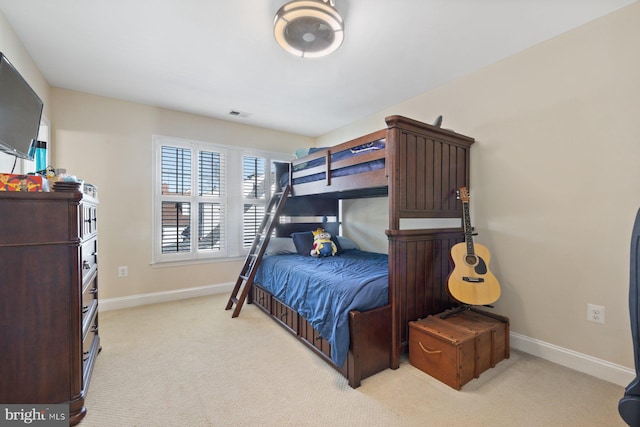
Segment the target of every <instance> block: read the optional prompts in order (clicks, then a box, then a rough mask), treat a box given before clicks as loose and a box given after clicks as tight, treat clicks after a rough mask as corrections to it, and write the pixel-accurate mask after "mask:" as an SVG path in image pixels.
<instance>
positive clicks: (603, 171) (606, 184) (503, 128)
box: [318, 3, 640, 367]
mask: <svg viewBox="0 0 640 427" xmlns="http://www.w3.org/2000/svg"><path fill="white" fill-rule="evenodd" d="M638 22H640V3H634V4H633V5H631V6H629V7H626V8H624V9H622V10H620V11H618V12H615V13H614V14H612V15H609V16H606V17H603V18H601V19H598V20H596V21H594V22H591V23H589V24H587V25H585V26H582V27H580V28H578V29H576V30H574V31H571V32H569V33H566V34H564V35H561V36H559V37H556V38H554V39H552V40H550V41H548V42H546V43H543V44H540V45H538V46H536V47H534V48H531V49H528V50H526V51H524V52H522V53H520V54H517V55H514V56H512V57H510V58H508V59H506V60H503V61H501V62H499V63H496V64H494V65H492V66H489V67H487V68H485V69H483V70H480V71H479V72H476V73H473V74H471V75H469V76H466V77H465V78H462V79H459V80H456V81H453V82H451V83H449V84H447V85H445V86H442V87H440V88H438V89H436V90H433V91H430V92H428V93H425V94H423V95H421V96H419V97H416V98H414V99H411V100H408V101H406V102H404V103H401V104H398V105H395V106H393V107H390V108H388V109H386V110H385V111H381V112H380V113H378V114H375V115H373V116H371V117H368V118H366V119H364V120H362V121H359V122H357V123H354V124H352V125H351V126H347V127H345V128H343V129H339V130H336V131H334V132H332V133H330V134H328V135H325V136H323V137H322V138H320V139H319V140H318V144H319V145H331V144H333V143H335V142H338V141H342V140H347V139H350V138H352V137H355V136H358V135H361V134H363V133H366V132H369V131H372V130H374V129H378V128H381V127H383V125H384V117H385V116H387V115H391V114H402V115H406V116H409V117H412V118H416V119H419V120H423V121H426V122H432V121H433V120H434V119H435V118H436V117H437V116H438V115H439V114H443V115H444V123H443V127H445V128H452V129H455V130H456V131H458V132H460V133H463V134H466V135H469V136H472V137H474V138H475V139H476V141H477V142H476V144H475V145H474V146H473V147H472V150H471V157H472V159H471V162H472V163H471V183H470V191H471V216H472V222H473V225H474V226H475V227H476V228H477V231H478V232H479V235H478V237H477V241H478V242H479V243H483V244H485V245H487V246H488V247H489V248H490V250H491V252H492V255H493V258H492V263H491V268H492V271H493V272H494V273H495V274H496V276H497V277H498V278H499V280H500V282H501V285H502V291H503V294H502V297H501V299H500V300H499V301H498V302H497V304H496V311H497V312H499V313H501V314H504V315H507V316H509V317H510V318H511V322H512V323H511V327H512V331H514V332H516V333H520V334H523V335H525V336H528V337H531V338H532V339H535V340H540V341H543V342H545V343H550V344H553V345H557V346H560V347H563V348H566V349H570V350H574V351H577V352H579V353H583V354H588V355H591V356H593V357H596V358H600V359H604V360H607V361H610V362H613V363H616V364H620V365H623V366H627V367H633V351H632V346H631V334H630V326H629V313H628V286H629V248H630V236H631V230H632V225H633V220H634V217H635V215H636V212H637V210H638V208H639V207H640V167H638V164H639V163H638V161H639V159H640V139H639V138H640V120H639V119H638V118H639V117H640V55H639V54H638V52H640V26H639V25H638ZM378 203H379V201H375V202H374V204H373V205H371V204H369V203H367V202H363V201H357V202H355V203H353V204H352V205H349V207H348V209H346V212H345V222H349V219H350V216H352V217H353V216H356V215H357V217H364V216H366V212H367V211H374V212H378V211H379V210H380V209H384V204H382V208H381V207H380V205H379V204H378ZM378 218H379V222H378V223H377V224H376V225H377V228H378V232H379V233H380V232H381V230H384V229H385V228H386V227H387V223H386V218H382V217H380V216H379V215H378ZM352 227H357V225H352ZM367 227H371V224H367ZM588 303H593V304H598V305H603V306H605V308H606V323H605V324H604V325H601V324H597V323H593V322H587V320H586V307H587V304H588Z"/></svg>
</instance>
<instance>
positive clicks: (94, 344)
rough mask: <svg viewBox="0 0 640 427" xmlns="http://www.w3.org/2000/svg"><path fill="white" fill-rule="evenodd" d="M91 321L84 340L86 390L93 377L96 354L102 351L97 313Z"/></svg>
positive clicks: (83, 373) (83, 371) (83, 366)
mask: <svg viewBox="0 0 640 427" xmlns="http://www.w3.org/2000/svg"><path fill="white" fill-rule="evenodd" d="M91 320H92V321H91V322H90V323H89V325H90V327H89V328H88V331H87V334H86V335H85V336H84V337H83V340H82V379H83V388H84V389H85V390H86V387H87V385H88V384H89V379H90V377H91V371H92V370H93V364H94V362H95V359H96V356H97V355H98V352H99V351H100V336H99V335H98V316H97V313H95V315H94V317H93V318H92V319H91Z"/></svg>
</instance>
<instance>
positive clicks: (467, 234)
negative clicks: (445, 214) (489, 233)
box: [462, 202, 475, 255]
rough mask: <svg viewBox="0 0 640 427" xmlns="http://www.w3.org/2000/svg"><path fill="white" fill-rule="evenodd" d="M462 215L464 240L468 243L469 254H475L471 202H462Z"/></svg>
mask: <svg viewBox="0 0 640 427" xmlns="http://www.w3.org/2000/svg"><path fill="white" fill-rule="evenodd" d="M462 217H463V225H464V241H465V243H466V244H467V254H468V255H475V251H474V249H473V230H472V228H471V214H470V212H469V202H462Z"/></svg>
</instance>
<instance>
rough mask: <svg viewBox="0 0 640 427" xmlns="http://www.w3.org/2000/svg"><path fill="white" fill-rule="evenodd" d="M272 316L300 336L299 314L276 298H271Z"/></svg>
mask: <svg viewBox="0 0 640 427" xmlns="http://www.w3.org/2000/svg"><path fill="white" fill-rule="evenodd" d="M271 315H272V316H273V317H275V318H276V320H277V321H278V322H280V323H282V325H283V326H284V327H286V328H287V329H289V330H290V331H291V332H293V333H294V334H296V335H297V334H298V313H297V312H296V311H295V310H293V309H292V308H291V307H289V306H288V305H286V304H285V303H283V302H282V301H280V300H278V299H277V298H276V297H272V298H271Z"/></svg>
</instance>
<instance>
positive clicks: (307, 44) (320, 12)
mask: <svg viewBox="0 0 640 427" xmlns="http://www.w3.org/2000/svg"><path fill="white" fill-rule="evenodd" d="M327 2H329V3H330V4H327ZM333 6H334V0H323V1H320V0H293V1H291V2H289V3H287V4H285V5H284V6H282V7H281V8H280V9H279V10H278V13H276V17H275V21H274V24H273V34H274V35H275V37H276V41H277V42H278V44H279V45H280V46H282V48H283V49H284V50H286V51H287V52H289V53H291V54H293V55H296V56H301V57H303V58H317V57H320V56H325V55H328V54H330V53H331V52H334V51H335V50H336V49H338V48H339V47H340V45H341V44H342V40H343V38H344V26H343V21H342V17H341V16H340V14H339V13H338V11H337V10H335V9H334V8H333Z"/></svg>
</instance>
